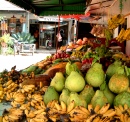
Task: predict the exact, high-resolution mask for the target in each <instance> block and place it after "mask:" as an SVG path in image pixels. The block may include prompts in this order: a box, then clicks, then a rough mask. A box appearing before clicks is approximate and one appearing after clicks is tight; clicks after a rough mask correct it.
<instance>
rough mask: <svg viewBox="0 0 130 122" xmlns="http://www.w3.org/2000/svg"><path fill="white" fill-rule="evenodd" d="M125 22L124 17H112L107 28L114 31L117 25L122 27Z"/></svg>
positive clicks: (117, 15) (119, 15)
mask: <svg viewBox="0 0 130 122" xmlns="http://www.w3.org/2000/svg"><path fill="white" fill-rule="evenodd" d="M124 22H125V17H124V15H122V14H116V15H113V16H112V17H111V18H110V19H109V20H108V28H109V29H110V30H113V29H116V28H117V27H118V26H119V25H122V24H123V23H124Z"/></svg>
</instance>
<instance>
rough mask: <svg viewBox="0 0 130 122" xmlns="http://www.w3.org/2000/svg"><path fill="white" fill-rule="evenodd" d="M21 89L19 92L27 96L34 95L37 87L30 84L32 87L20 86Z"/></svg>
mask: <svg viewBox="0 0 130 122" xmlns="http://www.w3.org/2000/svg"><path fill="white" fill-rule="evenodd" d="M19 86H20V89H18V92H22V93H25V94H29V93H33V92H34V91H35V89H36V87H35V85H33V84H30V85H21V84H20V85H19Z"/></svg>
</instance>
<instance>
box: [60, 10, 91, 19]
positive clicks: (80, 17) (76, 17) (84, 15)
mask: <svg viewBox="0 0 130 122" xmlns="http://www.w3.org/2000/svg"><path fill="white" fill-rule="evenodd" d="M89 16H90V13H89V12H88V13H86V14H68V15H60V17H61V18H63V19H76V20H81V19H86V18H88V17H89Z"/></svg>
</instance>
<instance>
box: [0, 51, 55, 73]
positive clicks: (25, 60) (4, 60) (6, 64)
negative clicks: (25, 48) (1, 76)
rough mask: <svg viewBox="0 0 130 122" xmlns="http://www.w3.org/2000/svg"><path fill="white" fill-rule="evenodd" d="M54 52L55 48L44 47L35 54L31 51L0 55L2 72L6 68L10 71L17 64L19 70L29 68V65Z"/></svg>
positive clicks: (0, 70)
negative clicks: (47, 48)
mask: <svg viewBox="0 0 130 122" xmlns="http://www.w3.org/2000/svg"><path fill="white" fill-rule="evenodd" d="M54 53H55V49H51V50H46V49H42V50H36V51H35V53H34V55H33V56H32V54H31V53H23V54H20V55H16V56H14V55H7V56H5V55H0V72H2V71H3V70H4V69H7V70H8V71H10V70H11V67H13V66H15V65H16V69H17V70H21V69H24V68H27V67H28V66H30V65H32V64H35V63H37V62H39V61H41V60H43V59H45V58H46V57H47V56H50V55H51V54H54Z"/></svg>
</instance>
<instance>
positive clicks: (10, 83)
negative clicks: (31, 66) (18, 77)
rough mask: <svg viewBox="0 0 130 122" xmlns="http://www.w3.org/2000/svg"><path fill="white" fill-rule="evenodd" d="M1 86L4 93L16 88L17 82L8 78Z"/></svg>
mask: <svg viewBox="0 0 130 122" xmlns="http://www.w3.org/2000/svg"><path fill="white" fill-rule="evenodd" d="M3 87H4V93H10V92H13V91H15V90H16V89H17V87H18V84H17V83H15V82H13V81H12V80H9V81H7V82H6V83H4V84H3Z"/></svg>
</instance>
